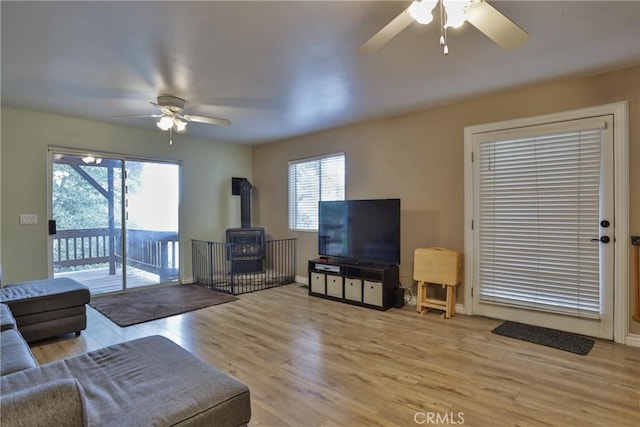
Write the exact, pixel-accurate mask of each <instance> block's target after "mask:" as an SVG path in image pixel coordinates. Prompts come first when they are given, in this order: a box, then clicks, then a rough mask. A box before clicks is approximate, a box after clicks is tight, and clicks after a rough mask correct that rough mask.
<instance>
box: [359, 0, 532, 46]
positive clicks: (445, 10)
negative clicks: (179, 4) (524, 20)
mask: <svg viewBox="0 0 640 427" xmlns="http://www.w3.org/2000/svg"><path fill="white" fill-rule="evenodd" d="M437 6H440V8H439V12H440V23H441V24H440V45H441V46H442V47H443V51H444V54H445V55H447V54H448V53H449V46H448V44H447V28H451V27H453V28H457V27H459V26H461V25H462V24H464V23H465V22H466V21H468V22H469V23H470V24H471V25H473V26H474V27H476V28H477V29H478V30H480V31H481V32H482V33H484V35H486V36H487V37H489V38H490V39H491V40H493V41H494V42H495V43H496V44H498V45H499V46H500V47H502V48H503V49H513V48H516V47H518V46H520V45H521V44H522V43H524V42H525V40H526V39H527V38H528V37H529V34H528V33H527V32H526V31H524V30H523V29H522V28H520V27H519V26H518V25H517V24H516V23H514V22H513V21H511V20H510V19H509V18H507V17H506V16H504V15H503V14H502V13H501V12H500V11H498V10H497V9H496V8H494V7H493V6H491V5H490V4H489V3H488V2H486V1H485V0H464V1H460V0H417V1H414V2H412V3H411V4H410V5H409V7H408V8H407V9H405V10H404V11H402V12H401V13H400V15H398V16H396V17H395V18H394V19H393V20H392V21H391V22H389V23H388V24H387V25H385V26H384V27H383V28H382V29H381V30H380V31H378V32H377V33H376V34H374V35H373V37H371V38H370V39H369V40H367V41H366V42H365V43H364V44H363V45H362V46H360V48H359V49H358V52H359V53H361V54H368V53H372V52H375V51H377V50H378V49H380V48H381V47H382V46H384V45H385V44H387V43H388V42H389V41H390V40H391V39H392V38H394V37H395V36H397V35H398V34H399V33H400V32H401V31H402V30H404V29H405V28H407V27H408V26H409V25H410V24H412V23H413V22H414V21H416V22H418V23H420V24H428V23H430V22H431V21H432V20H433V14H432V12H433V11H434V10H436V7H437Z"/></svg>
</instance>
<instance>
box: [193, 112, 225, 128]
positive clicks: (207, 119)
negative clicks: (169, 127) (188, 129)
mask: <svg viewBox="0 0 640 427" xmlns="http://www.w3.org/2000/svg"><path fill="white" fill-rule="evenodd" d="M182 118H184V119H185V120H186V121H188V122H196V123H206V124H209V125H218V126H229V125H230V124H231V120H227V119H217V118H214V117H203V116H192V115H191V114H185V115H183V116H182Z"/></svg>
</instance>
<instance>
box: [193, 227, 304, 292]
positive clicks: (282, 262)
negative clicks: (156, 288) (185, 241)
mask: <svg viewBox="0 0 640 427" xmlns="http://www.w3.org/2000/svg"><path fill="white" fill-rule="evenodd" d="M236 245H239V244H237V243H221V242H209V241H204V240H195V239H192V240H191V262H192V269H193V282H194V283H195V284H197V285H201V286H206V287H208V288H210V289H213V290H216V291H221V292H226V293H230V294H233V295H239V294H245V293H248V292H254V291H260V290H262V289H268V288H274V287H276V286H281V285H287V284H289V283H294V282H295V265H296V263H295V254H296V239H281V240H265V241H264V258H263V260H262V263H263V264H262V268H260V269H255V271H250V272H246V271H234V268H235V269H236V270H237V267H236V266H238V265H241V263H239V262H238V261H239V260H244V259H245V257H244V256H243V255H242V250H241V248H236ZM236 258H238V259H236ZM241 270H244V269H241Z"/></svg>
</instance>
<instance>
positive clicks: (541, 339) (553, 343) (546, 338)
mask: <svg viewBox="0 0 640 427" xmlns="http://www.w3.org/2000/svg"><path fill="white" fill-rule="evenodd" d="M491 332H493V333H494V334H498V335H503V336H506V337H511V338H517V339H519V340H523V341H528V342H532V343H535V344H541V345H544V346H547V347H553V348H557V349H558V350H564V351H568V352H571V353H575V354H580V355H582V356H586V355H587V354H589V351H591V348H592V347H593V344H594V343H595V341H594V340H593V339H591V338H586V337H583V336H581V335H576V334H572V333H570V332H564V331H558V330H555V329H548V328H542V327H540V326H531V325H525V324H522V323H517V322H504V323H503V324H502V325H500V326H498V327H497V328H495V329H494V330H493V331H491Z"/></svg>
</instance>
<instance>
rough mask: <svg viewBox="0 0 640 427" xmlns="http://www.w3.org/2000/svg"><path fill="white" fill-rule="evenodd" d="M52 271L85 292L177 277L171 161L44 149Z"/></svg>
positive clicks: (175, 174)
mask: <svg viewBox="0 0 640 427" xmlns="http://www.w3.org/2000/svg"><path fill="white" fill-rule="evenodd" d="M50 158H51V172H52V173H51V187H50V188H51V222H50V227H49V228H50V229H49V232H50V234H51V245H50V251H51V255H50V259H51V262H52V271H53V276H54V277H62V276H67V277H73V278H74V279H76V280H78V281H80V282H81V283H83V284H85V285H86V286H88V287H89V288H90V290H91V292H92V293H93V294H100V293H107V292H117V291H122V290H126V289H130V288H135V287H141V286H149V285H156V284H160V283H166V282H172V281H177V280H178V278H179V263H180V258H179V253H180V252H179V251H180V246H179V228H178V209H179V205H178V200H179V165H178V164H174V163H161V162H154V161H146V160H137V159H136V160H128V159H126V158H118V157H117V156H110V157H106V156H105V157H102V156H100V157H99V156H97V155H91V156H89V155H78V154H74V153H68V152H63V151H57V150H52V151H51V156H50Z"/></svg>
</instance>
